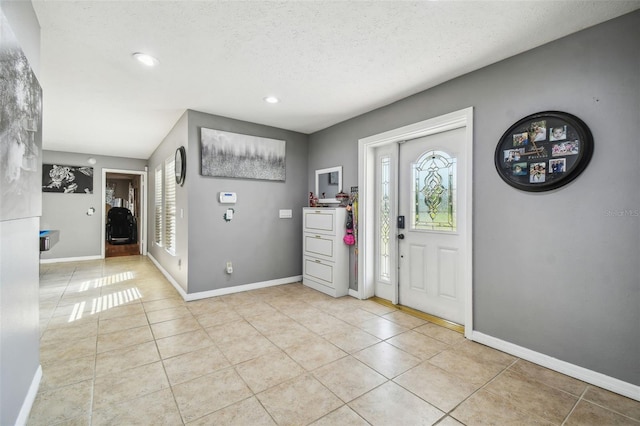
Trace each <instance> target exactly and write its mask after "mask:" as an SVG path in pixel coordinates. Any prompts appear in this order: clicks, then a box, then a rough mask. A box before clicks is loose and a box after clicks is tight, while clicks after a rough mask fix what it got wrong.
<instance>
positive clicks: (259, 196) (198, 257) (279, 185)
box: [185, 111, 308, 293]
mask: <svg viewBox="0 0 640 426" xmlns="http://www.w3.org/2000/svg"><path fill="white" fill-rule="evenodd" d="M188 114H189V147H188V166H187V168H188V175H187V182H186V183H185V186H187V185H188V187H189V192H190V194H191V196H190V197H189V293H194V292H201V291H207V290H213V289H220V288H224V287H233V286H237V285H242V284H250V283H255V282H262V281H269V280H275V279H280V278H287V277H291V276H297V275H301V274H302V237H301V235H300V232H301V229H302V207H304V206H306V204H307V194H306V184H307V179H306V178H307V154H308V151H307V143H308V137H307V135H304V134H301V133H296V132H291V131H287V130H282V129H277V128H274V127H268V126H263V125H259V124H254V123H248V122H245V121H238V120H232V119H229V118H224V117H219V116H214V115H209V114H203V113H199V112H196V111H189V112H188ZM201 127H206V128H210V129H216V130H223V131H228V132H234V133H241V134H248V135H254V136H261V137H266V138H272V139H281V140H285V141H286V156H287V160H286V181H285V182H274V181H261V180H248V179H224V178H213V177H204V176H200V128H201ZM221 191H233V192H236V193H237V195H238V202H237V203H236V204H235V205H223V204H220V203H219V202H218V194H219V193H220V192H221ZM227 206H229V207H232V208H233V209H234V210H235V216H234V218H233V220H232V221H231V222H225V221H224V219H223V217H222V216H223V214H224V212H225V211H226V209H227ZM280 209H291V210H293V218H292V219H279V218H278V211H279V210H280ZM227 261H231V262H233V268H234V271H233V274H232V275H228V274H227V273H226V272H225V270H224V269H225V265H226V262H227Z"/></svg>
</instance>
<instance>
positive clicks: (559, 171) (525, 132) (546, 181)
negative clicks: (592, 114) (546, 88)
mask: <svg viewBox="0 0 640 426" xmlns="http://www.w3.org/2000/svg"><path fill="white" fill-rule="evenodd" d="M592 153H593V136H592V135H591V131H590V130H589V128H588V127H587V125H586V124H585V123H584V122H583V121H582V120H580V119H579V118H578V117H576V116H574V115H571V114H569V113H566V112H560V111H546V112H539V113H536V114H532V115H529V116H527V117H524V118H523V119H521V120H518V121H517V122H516V123H515V124H513V125H512V126H511V127H509V128H508V129H507V131H506V132H504V134H503V135H502V137H501V138H500V141H499V142H498V146H497V147H496V151H495V156H494V162H495V166H496V170H497V171H498V174H499V175H500V177H501V178H502V180H504V181H505V182H506V183H507V184H509V185H511V186H513V187H514V188H517V189H521V190H523V191H531V192H542V191H549V190H552V189H556V188H560V187H561V186H564V185H566V184H568V183H569V182H571V181H572V180H574V179H575V178H577V177H578V175H580V173H582V172H583V171H584V169H585V168H586V167H587V165H588V164H589V161H590V160H591V156H592Z"/></svg>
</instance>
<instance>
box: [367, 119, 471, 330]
mask: <svg viewBox="0 0 640 426" xmlns="http://www.w3.org/2000/svg"><path fill="white" fill-rule="evenodd" d="M453 130H455V131H456V132H458V133H460V134H461V136H460V137H461V146H462V147H463V149H464V155H465V157H466V158H467V160H466V161H465V163H464V166H463V167H464V174H463V177H461V179H459V182H458V183H459V184H460V183H463V184H464V185H465V188H466V190H465V191H464V195H461V196H460V197H459V198H460V199H462V201H463V202H464V204H465V205H466V206H467V208H466V209H464V211H460V212H459V215H458V217H457V219H456V220H458V221H464V224H465V226H466V230H465V232H464V235H463V236H462V240H463V241H462V242H461V243H462V244H463V247H464V250H462V251H461V252H460V253H462V255H460V256H459V255H458V254H457V253H456V254H455V256H454V253H453V252H452V251H451V250H449V251H447V253H445V254H448V256H444V257H443V256H441V257H443V258H444V259H445V260H451V259H453V258H454V257H455V258H456V262H455V265H454V263H453V262H452V261H449V262H445V264H444V266H447V268H443V269H442V271H444V272H447V274H445V273H444V272H443V273H442V274H438V275H440V276H451V274H450V273H449V272H451V271H462V275H461V276H460V284H461V285H460V288H459V290H460V293H459V295H458V296H459V297H460V299H461V304H462V306H463V312H462V317H463V318H464V321H461V322H463V323H464V334H465V337H467V338H471V334H472V330H473V324H472V322H473V313H472V310H473V300H472V296H473V289H472V203H471V200H472V182H471V177H472V164H473V157H472V150H473V108H471V107H470V108H466V109H463V110H460V111H456V112H452V113H450V114H446V115H443V116H440V117H436V118H433V119H429V120H425V121H422V122H419V123H415V124H412V125H408V126H404V127H401V128H398V129H394V130H390V131H387V132H384V133H380V134H377V135H373V136H370V137H367V138H364V139H361V140H360V141H359V143H358V170H359V171H358V186H359V188H360V209H359V215H358V222H359V224H360V225H359V226H360V230H359V236H360V241H359V245H360V247H361V250H360V252H359V258H358V263H359V268H358V283H359V284H360V285H359V288H358V296H359V297H360V298H361V299H367V298H371V297H374V296H378V293H379V291H378V289H380V288H381V286H380V285H379V282H380V280H379V279H378V278H379V277H378V275H379V274H378V272H379V269H380V268H379V267H378V266H379V263H380V259H379V258H380V256H381V253H382V252H381V251H380V250H379V249H378V247H379V243H378V240H379V239H380V236H381V234H380V229H381V228H380V227H379V223H378V222H379V217H380V211H379V208H380V205H381V202H380V200H378V198H377V196H378V195H380V188H378V187H379V186H380V185H379V183H380V179H379V176H380V172H379V170H380V165H379V164H378V163H379V160H380V153H381V151H384V150H386V148H387V147H398V146H399V145H400V144H401V143H403V142H405V141H410V140H416V139H418V138H425V137H429V136H434V135H440V134H445V133H451V131H453ZM391 151H392V152H394V151H395V152H397V150H396V148H393V149H391ZM393 156H394V154H392V155H391V157H393ZM393 164H394V163H393V161H392V162H391V166H390V168H389V169H390V170H396V171H397V170H398V169H399V168H398V166H397V163H395V164H396V165H395V166H394V165H393ZM404 168H406V167H404ZM396 173H397V172H396ZM392 175H393V173H392ZM396 176H398V175H396ZM462 180H463V181H464V182H461V181H462ZM390 182H391V183H390V185H389V188H390V191H391V192H393V193H395V195H393V196H392V197H391V198H395V199H396V200H397V199H398V197H397V194H398V188H399V185H398V182H397V179H396V180H395V182H394V181H393V179H392V180H391V181H390ZM400 198H401V197H400ZM405 198H406V197H405ZM460 199H459V201H460ZM400 202H402V201H401V200H400ZM394 204H395V205H396V206H397V201H396V202H394V201H393V200H392V201H391V205H392V206H393V205H394ZM398 214H399V213H398V210H397V207H392V208H391V209H390V216H391V219H390V221H389V224H390V225H391V227H392V228H391V230H392V231H391V239H392V241H394V243H393V244H395V246H394V245H393V244H392V245H391V247H392V250H388V251H386V252H384V253H389V254H390V255H391V256H389V258H390V263H389V265H390V266H389V268H388V269H387V271H388V272H389V273H388V275H387V276H386V277H385V279H387V280H388V282H389V285H388V286H387V289H386V290H385V291H386V294H384V295H382V298H384V299H386V300H389V301H390V302H391V303H393V304H396V305H397V304H398V303H402V300H400V297H399V295H400V291H401V290H400V288H399V279H400V278H399V272H400V270H401V256H403V253H402V252H401V251H400V250H398V245H397V244H398V238H402V237H404V235H402V236H401V234H406V233H407V232H402V231H403V230H402V229H398V228H397V224H398V218H399V216H398ZM403 214H404V215H405V216H406V215H407V214H408V213H403ZM412 214H413V213H412ZM402 222H403V223H404V221H402ZM410 223H411V218H407V221H406V226H407V230H408V229H409V224H410ZM405 231H406V230H405ZM436 232H440V231H439V230H437V231H436ZM423 233H424V232H423ZM405 243H406V241H405ZM411 244H412V246H410V247H409V248H410V249H411V250H413V254H414V256H413V257H414V258H415V259H418V258H419V257H418V256H417V254H420V253H419V252H420V250H418V248H420V244H422V243H411ZM394 247H395V248H394ZM400 247H402V246H400ZM405 247H408V245H406V244H405ZM425 247H426V245H425ZM427 251H428V249H427V248H425V249H424V250H423V252H424V253H427ZM440 251H442V250H440ZM440 254H442V253H438V255H440ZM404 256H405V259H406V256H407V253H405V254H404ZM413 264H414V265H418V266H420V264H421V261H416V262H413ZM409 271H410V274H409V275H408V276H410V278H411V280H412V281H415V280H413V278H414V277H416V276H420V275H421V274H418V272H421V271H423V269H422V268H421V267H418V268H415V267H413V268H410V269H409ZM449 282H451V280H449ZM405 283H406V276H405ZM424 287H425V288H426V286H424ZM416 288H417V287H416ZM418 290H419V289H418ZM405 291H406V290H405ZM426 313H427V314H430V312H426Z"/></svg>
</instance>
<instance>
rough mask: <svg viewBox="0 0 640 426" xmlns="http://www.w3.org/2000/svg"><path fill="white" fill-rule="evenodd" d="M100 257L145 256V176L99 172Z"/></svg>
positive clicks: (107, 170)
mask: <svg viewBox="0 0 640 426" xmlns="http://www.w3.org/2000/svg"><path fill="white" fill-rule="evenodd" d="M102 175H103V176H102V182H103V185H104V186H103V190H102V198H103V206H104V210H103V215H102V241H103V244H102V257H103V258H108V257H116V256H131V255H137V254H146V251H147V250H146V197H147V194H146V175H147V173H146V172H138V171H131V170H117V169H103V171H102Z"/></svg>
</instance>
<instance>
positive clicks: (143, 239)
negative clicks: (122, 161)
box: [100, 167, 148, 259]
mask: <svg viewBox="0 0 640 426" xmlns="http://www.w3.org/2000/svg"><path fill="white" fill-rule="evenodd" d="M145 169H146V167H145ZM107 173H118V174H126V175H136V176H140V186H141V188H142V191H140V195H141V197H142V199H141V200H140V212H139V217H140V221H141V222H142V223H141V224H140V234H141V235H140V236H139V238H138V240H139V241H140V248H141V249H142V250H141V254H142V255H143V256H146V255H147V187H148V185H147V171H146V170H144V171H141V170H124V169H105V168H103V169H102V208H101V209H100V210H102V231H101V239H100V241H102V244H101V248H100V250H101V251H100V257H101V258H102V259H104V258H105V248H104V242H105V239H106V237H107V236H106V226H107V213H106V212H105V208H104V206H105V204H106V203H107Z"/></svg>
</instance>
